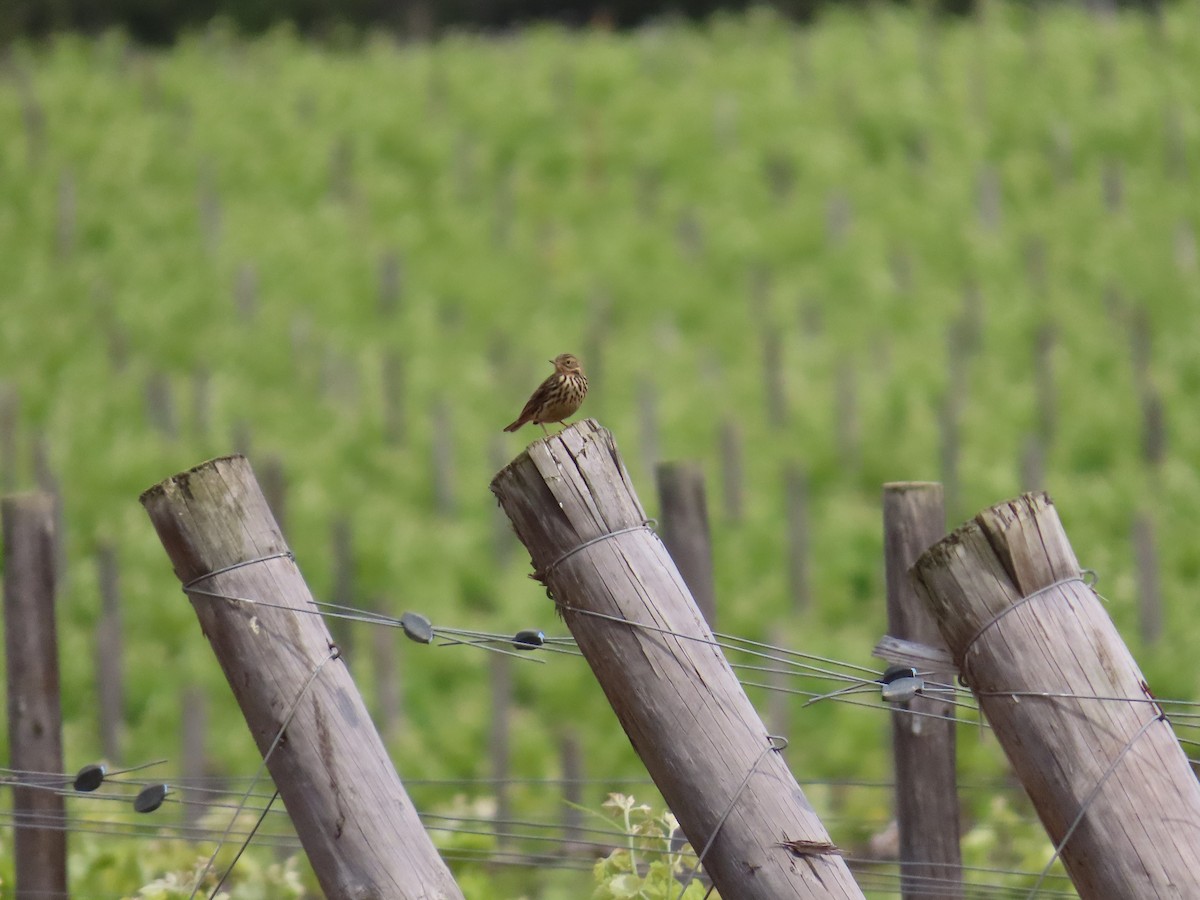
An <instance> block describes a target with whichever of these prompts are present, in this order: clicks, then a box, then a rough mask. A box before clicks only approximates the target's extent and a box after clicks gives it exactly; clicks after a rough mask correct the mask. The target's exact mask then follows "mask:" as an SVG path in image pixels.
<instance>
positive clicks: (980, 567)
mask: <svg viewBox="0 0 1200 900" xmlns="http://www.w3.org/2000/svg"><path fill="white" fill-rule="evenodd" d="M913 574H914V576H915V579H916V584H917V590H918V592H919V593H920V594H921V595H922V597H923V598H924V599H925V601H926V602H927V603H928V604H929V607H930V609H931V610H932V611H933V614H934V617H935V618H936V619H937V622H938V627H939V629H940V630H941V632H942V636H943V637H944V638H945V640H946V644H947V646H948V647H949V648H950V652H951V654H952V655H953V658H954V660H955V662H956V663H957V665H958V667H959V670H960V672H961V673H962V678H963V680H964V681H965V682H966V683H967V684H968V685H970V687H971V689H972V690H973V691H974V693H975V695H976V697H977V698H978V699H979V705H980V708H981V709H982V710H983V712H984V713H985V714H986V716H987V718H988V721H989V722H990V723H991V725H992V728H993V729H994V731H995V734H996V737H997V739H998V740H999V742H1000V745H1001V746H1002V747H1003V748H1004V752H1005V753H1006V754H1007V755H1008V758H1009V761H1010V762H1011V763H1012V765H1013V769H1014V770H1015V771H1016V774H1017V777H1018V778H1020V780H1021V783H1022V784H1023V785H1024V787H1025V790H1026V791H1027V792H1028V794H1029V796H1030V798H1031V799H1032V801H1033V805H1034V807H1035V808H1036V809H1037V812H1038V815H1039V816H1040V817H1041V820H1042V824H1043V825H1044V826H1045V827H1046V831H1047V832H1048V833H1049V835H1050V839H1051V840H1052V841H1053V842H1054V844H1055V847H1061V856H1062V861H1063V864H1064V865H1065V866H1066V869H1067V872H1068V874H1069V875H1070V876H1071V880H1072V881H1073V882H1074V884H1075V888H1076V890H1077V891H1078V892H1079V895H1080V897H1082V898H1084V900H1091V898H1109V900H1111V898H1114V897H1121V898H1125V897H1129V898H1136V897H1200V783H1197V781H1196V778H1195V776H1194V775H1193V774H1192V771H1191V767H1190V766H1189V763H1188V759H1187V756H1186V755H1185V754H1184V752H1183V750H1182V749H1181V748H1180V746H1179V742H1178V741H1177V739H1176V737H1175V734H1174V732H1173V731H1172V730H1171V725H1170V723H1169V722H1168V721H1167V719H1166V718H1165V716H1164V714H1163V711H1162V709H1161V708H1160V707H1159V705H1158V703H1157V702H1156V701H1155V700H1154V698H1153V695H1151V693H1150V689H1149V687H1148V686H1147V684H1146V681H1145V678H1144V677H1143V676H1142V673H1141V672H1140V671H1139V669H1138V667H1137V664H1136V663H1135V662H1134V660H1133V657H1132V656H1131V655H1130V653H1129V651H1128V649H1127V648H1126V647H1125V644H1124V643H1122V641H1121V638H1120V636H1119V635H1118V634H1117V631H1116V628H1115V627H1114V626H1113V623H1112V621H1111V620H1110V619H1109V617H1108V615H1107V613H1106V612H1105V611H1104V607H1103V605H1102V604H1101V602H1100V600H1099V599H1098V598H1097V596H1096V595H1095V593H1094V592H1093V591H1092V590H1091V588H1090V587H1089V585H1088V584H1087V583H1086V581H1085V580H1084V578H1085V576H1084V575H1082V574H1081V571H1080V568H1079V563H1078V561H1077V560H1076V558H1075V553H1074V551H1073V550H1072V549H1071V545H1070V542H1069V541H1068V540H1067V536H1066V533H1065V532H1064V531H1063V528H1062V524H1061V523H1060V521H1059V519H1058V514H1057V512H1056V510H1055V508H1054V506H1053V504H1052V503H1051V501H1050V498H1049V497H1048V496H1046V495H1045V494H1043V493H1035V494H1025V495H1022V496H1021V497H1019V498H1018V499H1016V500H1012V501H1009V502H1007V503H1002V504H999V505H998V506H993V507H991V508H990V509H986V510H984V511H983V512H981V513H979V515H977V516H976V517H975V518H974V519H972V520H971V521H970V522H967V523H966V524H965V525H963V526H962V527H960V528H958V529H957V530H956V531H955V532H954V533H953V534H951V535H949V536H948V537H946V538H944V539H943V540H941V541H939V542H938V543H937V544H935V545H934V546H933V547H931V548H930V549H929V550H928V551H926V552H925V553H924V554H923V555H922V556H921V558H920V559H918V560H917V563H916V565H915V566H914V568H913Z"/></svg>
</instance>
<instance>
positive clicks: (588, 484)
mask: <svg viewBox="0 0 1200 900" xmlns="http://www.w3.org/2000/svg"><path fill="white" fill-rule="evenodd" d="M492 491H493V493H495V494H496V496H497V497H498V498H499V500H500V505H501V506H502V507H503V508H504V511H505V512H506V513H507V514H508V516H509V518H510V519H511V520H512V522H513V526H514V527H515V529H516V532H517V536H518V537H519V538H521V540H522V541H523V542H524V544H525V546H526V547H527V548H528V549H529V553H530V556H531V557H532V560H533V564H534V566H535V568H536V572H537V576H538V578H540V579H541V580H542V581H543V582H544V583H545V584H546V586H547V588H548V589H549V590H550V591H551V592H552V594H553V597H554V599H555V604H556V606H557V608H558V611H559V613H560V614H561V615H562V616H563V619H564V620H565V622H566V623H567V626H568V627H569V628H570V629H571V632H572V633H573V634H574V636H575V640H576V642H577V644H578V645H579V649H580V650H581V651H582V652H583V655H584V657H585V658H586V659H587V661H588V664H589V665H590V666H591V667H592V671H593V672H594V673H595V675H596V678H597V680H598V681H599V682H600V685H601V687H602V688H603V689H604V692H605V694H606V695H607V697H608V700H609V702H610V703H611V704H612V707H613V710H614V711H615V712H616V714H617V718H618V719H619V720H620V722H621V725H622V726H623V727H624V729H625V733H626V734H627V735H628V736H629V739H630V742H631V743H632V744H633V747H634V749H635V750H636V751H637V752H638V754H639V755H640V756H641V758H642V761H643V763H644V764H645V765H646V768H647V770H648V771H649V772H650V775H651V777H652V778H653V779H654V781H655V783H656V784H657V786H658V788H659V790H660V791H661V792H662V795H663V797H664V798H665V799H666V801H667V803H668V804H669V805H670V807H671V809H672V811H673V812H674V813H675V815H676V816H677V817H678V818H679V822H680V825H681V827H682V828H683V831H684V833H685V834H686V835H687V837H688V840H689V841H690V842H691V844H692V846H693V847H695V848H696V849H697V852H698V853H704V868H705V870H706V871H707V872H708V874H709V876H710V877H711V878H712V881H713V883H714V884H715V885H716V886H717V889H718V890H719V891H720V892H721V894H722V896H725V897H737V898H739V900H760V898H761V900H767V898H771V900H782V898H788V897H803V898H832V897H838V898H844V897H861V896H862V894H861V892H860V891H859V889H858V886H857V885H856V884H855V883H854V880H853V879H852V878H851V876H850V871H849V869H848V868H847V867H846V864H845V863H844V861H843V860H842V858H841V857H840V856H839V855H837V854H836V853H835V852H833V850H832V848H831V846H830V845H829V844H828V841H829V836H828V834H827V833H826V831H825V828H824V826H822V824H821V822H820V820H819V819H818V818H817V816H816V814H815V813H814V812H813V809H812V807H811V806H810V805H809V803H808V800H807V799H806V798H805V796H804V794H803V792H802V791H801V790H800V788H799V787H798V786H797V784H796V781H795V779H794V778H793V777H792V774H791V772H789V771H788V768H787V766H786V764H785V763H784V761H783V758H782V757H781V756H780V754H779V753H777V752H774V751H773V748H774V747H776V746H777V745H775V744H774V743H773V742H772V741H771V740H770V738H769V737H768V734H767V729H766V728H765V727H764V726H763V724H762V722H761V721H760V720H759V718H758V714H757V713H756V712H755V711H754V708H753V707H752V706H751V705H750V701H749V700H748V699H747V697H746V694H745V692H744V691H743V690H742V687H741V685H740V684H739V683H738V681H737V678H736V677H735V676H734V674H733V671H732V669H730V667H729V664H728V662H726V660H725V657H724V656H723V655H722V654H721V651H720V648H719V647H717V646H716V644H715V643H714V641H713V637H712V633H711V632H710V631H709V629H708V627H707V626H706V625H705V624H704V618H703V616H701V614H700V611H699V610H698V609H697V608H696V604H695V603H694V601H693V600H692V597H691V595H690V594H689V593H688V590H687V586H686V584H685V583H684V581H683V578H682V576H680V574H679V570H678V569H676V567H675V565H674V563H672V562H671V557H670V555H669V554H668V553H667V550H666V548H665V547H664V546H663V545H662V543H661V542H660V541H659V540H658V539H657V538H656V537H655V536H654V534H653V533H652V532H651V531H650V529H649V528H648V527H647V524H646V514H645V511H644V510H643V509H642V505H641V503H640V502H639V501H638V498H637V494H636V493H635V491H634V489H633V485H632V483H631V482H630V479H629V474H628V473H627V472H626V470H625V466H624V464H623V463H622V461H621V458H620V456H619V455H618V453H617V448H616V445H615V444H614V442H613V439H612V435H611V434H610V433H609V432H608V431H607V430H606V429H604V428H601V427H600V426H599V425H598V424H597V423H596V422H595V421H594V420H592V419H587V420H584V421H583V422H580V423H577V424H575V425H572V426H570V427H569V428H566V429H564V430H563V431H561V432H560V433H558V434H555V435H552V436H551V437H548V438H540V439H538V440H536V441H534V442H533V443H532V444H531V445H530V446H529V447H528V449H527V450H526V451H525V452H524V453H522V454H521V455H520V456H518V457H517V458H516V459H515V460H514V461H513V462H512V463H510V464H509V465H508V466H507V467H506V468H505V469H503V470H502V471H501V472H500V473H499V474H498V475H497V476H496V477H495V479H494V480H493V481H492ZM710 844H711V845H710Z"/></svg>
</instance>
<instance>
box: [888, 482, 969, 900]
mask: <svg viewBox="0 0 1200 900" xmlns="http://www.w3.org/2000/svg"><path fill="white" fill-rule="evenodd" d="M945 522H946V514H945V511H944V509H943V506H942V486H941V485H940V484H936V483H919V482H905V483H894V484H885V485H884V486H883V553H884V561H885V565H886V574H887V612H888V634H890V635H891V636H892V637H897V638H902V639H904V640H909V641H916V642H918V643H922V644H930V645H933V646H942V643H943V642H942V636H941V634H939V633H938V627H937V623H936V622H935V621H934V619H933V616H932V615H931V614H930V612H929V610H928V609H926V608H925V606H924V605H923V604H922V603H921V601H920V598H919V597H917V595H916V592H915V591H914V590H913V587H912V582H911V581H910V580H909V575H908V570H909V568H910V567H911V566H912V564H913V563H914V562H916V560H917V557H918V556H920V555H921V554H922V553H924V552H925V551H926V550H927V549H928V548H929V547H930V546H931V545H932V544H933V543H934V542H935V541H936V540H938V539H939V538H940V537H942V535H944V534H945V533H946V528H945ZM923 675H924V677H925V680H926V681H927V682H934V683H940V684H944V685H947V688H946V689H947V690H952V688H950V687H949V685H952V684H953V680H954V676H953V674H952V673H949V672H923ZM950 699H952V698H949V697H947V696H946V695H944V694H943V695H941V696H939V695H938V694H937V693H936V691H934V690H931V691H930V692H928V693H926V694H924V695H923V696H916V697H914V698H913V699H911V700H909V701H907V702H906V703H905V704H904V708H903V709H897V710H896V711H894V712H893V713H892V755H893V758H894V760H895V766H896V822H897V824H898V826H899V829H900V861H901V863H902V867H901V870H900V893H901V896H902V897H904V900H913V898H918V897H928V896H930V895H933V894H936V895H937V896H938V897H961V896H962V852H961V850H960V848H959V842H958V792H957V783H956V780H955V741H954V729H955V723H954V705H953V704H952V703H951V702H949V700H950ZM937 717H942V718H940V719H939V718H937Z"/></svg>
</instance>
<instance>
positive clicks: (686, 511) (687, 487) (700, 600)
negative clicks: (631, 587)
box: [654, 462, 717, 628]
mask: <svg viewBox="0 0 1200 900" xmlns="http://www.w3.org/2000/svg"><path fill="white" fill-rule="evenodd" d="M654 473H655V475H656V476H657V478H656V480H657V482H658V505H659V516H661V518H662V539H663V543H664V544H666V545H667V551H668V552H669V553H670V554H671V559H673V560H674V561H675V565H676V566H677V567H678V568H679V573H680V574H681V575H682V576H683V580H684V582H685V583H686V584H687V586H688V590H690V591H691V592H692V597H693V598H694V599H695V601H696V605H697V606H698V607H700V612H702V613H703V614H704V621H705V622H707V623H708V627H709V628H716V627H717V594H716V587H715V586H714V585H713V561H712V535H711V534H710V533H709V527H708V502H707V500H706V499H705V495H704V471H703V470H702V469H701V468H700V466H699V465H697V464H696V463H687V462H665V463H659V464H658V465H657V466H656V467H655V469H654Z"/></svg>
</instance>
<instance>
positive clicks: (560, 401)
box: [504, 353, 588, 434]
mask: <svg viewBox="0 0 1200 900" xmlns="http://www.w3.org/2000/svg"><path fill="white" fill-rule="evenodd" d="M550 362H551V364H552V365H553V366H554V374H553V375H551V376H550V377H549V378H547V379H546V380H545V381H543V382H542V383H541V384H540V385H539V386H538V389H537V390H536V391H534V392H533V396H532V397H530V398H529V402H528V403H526V404H525V408H524V409H523V410H521V414H520V415H519V416H517V419H516V421H515V422H513V423H512V424H511V425H509V426H508V427H507V428H505V429H504V430H505V431H516V430H517V429H518V428H520V427H521V426H522V425H524V424H525V423H526V422H532V423H533V424H534V425H541V426H542V431H545V432H546V434H549V433H550V432H549V431H547V430H546V423H547V422H557V423H558V424H559V425H565V424H566V423H565V422H564V421H563V420H564V419H566V418H568V417H569V416H573V415H574V414H575V410H577V409H579V407H580V406H581V405H582V404H583V398H584V397H586V396H587V389H588V383H587V376H586V375H584V374H583V369H582V367H581V366H580V365H579V360H578V359H576V358H575V357H574V356H572V355H571V354H570V353H560V354H559V355H558V356H556V357H554V359H552V360H550Z"/></svg>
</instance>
